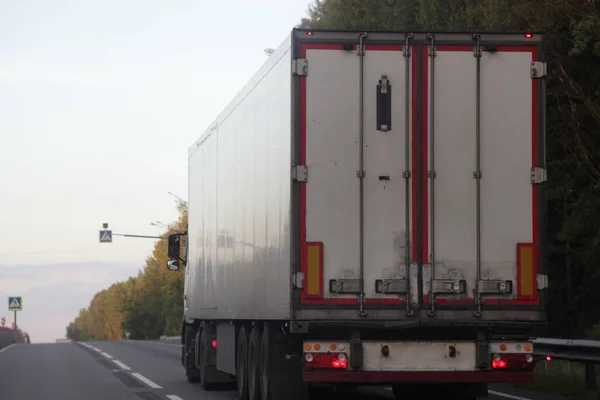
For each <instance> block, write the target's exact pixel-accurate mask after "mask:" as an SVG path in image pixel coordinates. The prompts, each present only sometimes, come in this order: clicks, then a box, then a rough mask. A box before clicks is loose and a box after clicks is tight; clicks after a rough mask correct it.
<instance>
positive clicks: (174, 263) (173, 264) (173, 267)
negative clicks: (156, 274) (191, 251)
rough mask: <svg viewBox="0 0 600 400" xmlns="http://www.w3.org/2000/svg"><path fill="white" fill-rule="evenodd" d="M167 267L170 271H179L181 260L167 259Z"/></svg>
mask: <svg viewBox="0 0 600 400" xmlns="http://www.w3.org/2000/svg"><path fill="white" fill-rule="evenodd" d="M167 269H168V270H169V271H179V260H169V261H167Z"/></svg>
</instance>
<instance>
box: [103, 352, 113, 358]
mask: <svg viewBox="0 0 600 400" xmlns="http://www.w3.org/2000/svg"><path fill="white" fill-rule="evenodd" d="M100 354H102V355H103V356H104V357H106V358H113V356H111V355H110V354H107V353H105V352H101V353H100Z"/></svg>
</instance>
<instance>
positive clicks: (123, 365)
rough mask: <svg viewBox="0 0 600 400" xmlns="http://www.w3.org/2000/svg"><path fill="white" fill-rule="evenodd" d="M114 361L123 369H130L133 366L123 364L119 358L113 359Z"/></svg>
mask: <svg viewBox="0 0 600 400" xmlns="http://www.w3.org/2000/svg"><path fill="white" fill-rule="evenodd" d="M112 362H114V363H115V364H117V365H118V366H119V367H121V369H125V370H128V371H129V370H130V369H131V368H129V367H128V366H127V365H125V364H123V363H122V362H121V361H119V360H112Z"/></svg>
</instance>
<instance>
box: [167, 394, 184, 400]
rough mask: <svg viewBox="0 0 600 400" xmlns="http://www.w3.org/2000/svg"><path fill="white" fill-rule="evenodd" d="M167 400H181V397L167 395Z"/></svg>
mask: <svg viewBox="0 0 600 400" xmlns="http://www.w3.org/2000/svg"><path fill="white" fill-rule="evenodd" d="M167 399H171V400H183V399H182V398H181V397H179V396H177V395H176V394H168V395H167Z"/></svg>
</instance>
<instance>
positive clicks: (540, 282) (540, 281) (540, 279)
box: [536, 274, 548, 290]
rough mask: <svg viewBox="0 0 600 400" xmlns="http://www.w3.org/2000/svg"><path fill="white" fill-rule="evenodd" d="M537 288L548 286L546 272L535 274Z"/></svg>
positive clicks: (541, 288)
mask: <svg viewBox="0 0 600 400" xmlns="http://www.w3.org/2000/svg"><path fill="white" fill-rule="evenodd" d="M536 281H537V288H538V290H543V289H547V288H548V275H546V274H537V276H536Z"/></svg>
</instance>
